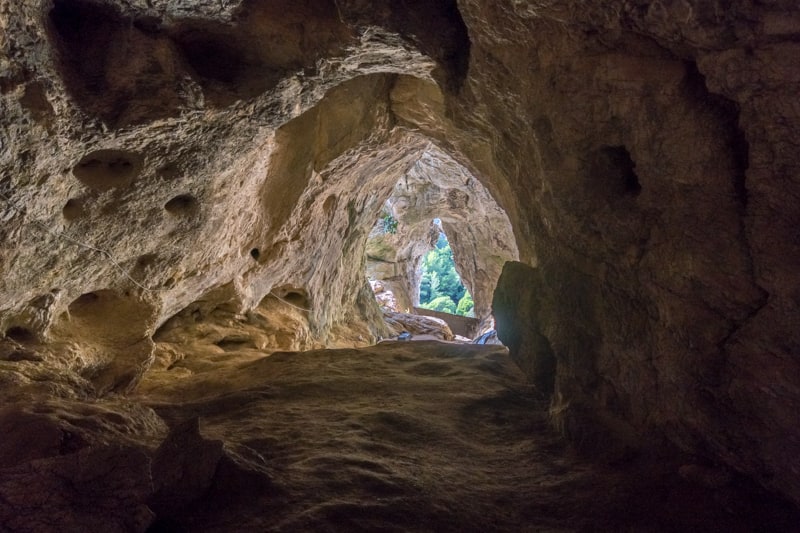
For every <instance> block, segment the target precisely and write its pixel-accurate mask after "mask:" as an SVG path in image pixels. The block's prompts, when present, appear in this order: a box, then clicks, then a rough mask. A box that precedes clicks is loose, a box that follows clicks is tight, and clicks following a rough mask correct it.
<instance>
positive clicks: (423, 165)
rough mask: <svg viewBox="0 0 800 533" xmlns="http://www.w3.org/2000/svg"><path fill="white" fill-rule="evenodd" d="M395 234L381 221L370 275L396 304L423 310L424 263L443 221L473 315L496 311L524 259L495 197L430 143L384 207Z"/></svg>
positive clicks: (370, 246)
mask: <svg viewBox="0 0 800 533" xmlns="http://www.w3.org/2000/svg"><path fill="white" fill-rule="evenodd" d="M386 210H387V213H388V214H390V215H391V216H392V217H393V218H394V219H395V220H396V221H397V227H396V229H395V231H394V232H387V231H381V229H382V228H381V221H380V220H379V222H378V224H376V226H375V227H374V228H373V231H372V233H371V235H370V239H369V240H368V241H367V252H366V254H367V276H368V277H369V278H370V279H375V280H380V281H382V282H383V284H384V285H385V286H387V287H388V288H389V290H391V291H392V292H393V293H394V294H395V298H396V299H397V305H398V307H399V308H400V309H401V310H403V309H410V308H412V307H415V306H418V305H419V284H420V274H421V270H420V263H421V261H422V259H423V257H424V256H425V254H426V253H427V252H428V251H430V250H431V249H432V248H433V246H434V245H435V243H436V240H437V238H438V236H439V229H438V228H435V227H434V225H433V219H434V218H438V219H439V220H440V224H441V227H442V229H443V230H444V232H445V234H446V235H447V237H448V240H449V241H450V246H451V248H452V250H453V255H454V259H455V263H456V270H457V272H458V274H459V276H460V277H461V280H462V282H463V284H464V286H465V287H466V288H467V290H469V292H470V294H471V295H472V298H473V300H474V302H475V316H476V317H477V318H479V319H481V320H482V319H486V318H488V317H489V315H490V314H491V299H492V293H493V292H494V288H495V286H496V284H497V279H498V278H499V276H500V272H501V270H502V268H503V264H504V263H505V262H506V261H513V260H517V259H518V258H519V256H518V252H517V246H516V242H515V240H514V235H513V232H512V229H511V224H510V222H509V220H508V217H507V215H506V213H505V212H504V211H503V209H502V208H501V207H500V206H499V205H498V204H497V202H495V200H494V199H493V198H492V195H491V194H490V193H489V192H488V191H487V190H486V188H485V187H484V186H483V185H482V184H481V183H480V181H479V180H478V179H477V178H475V177H474V176H473V175H472V174H471V173H470V172H469V170H467V169H466V168H465V167H464V166H462V165H460V164H459V163H458V162H456V160H455V159H453V158H452V157H450V156H448V155H447V154H446V153H445V152H443V151H442V150H441V149H440V148H438V147H437V146H436V145H434V144H429V145H428V146H427V147H426V148H425V149H424V151H423V152H422V153H421V154H420V156H419V158H418V159H417V160H416V161H415V162H414V164H413V165H412V166H411V167H410V168H409V170H408V171H407V172H405V173H404V174H403V176H402V177H401V178H400V179H399V180H398V181H397V183H396V184H395V186H394V188H393V189H392V192H391V196H390V197H389V198H388V200H387V203H386Z"/></svg>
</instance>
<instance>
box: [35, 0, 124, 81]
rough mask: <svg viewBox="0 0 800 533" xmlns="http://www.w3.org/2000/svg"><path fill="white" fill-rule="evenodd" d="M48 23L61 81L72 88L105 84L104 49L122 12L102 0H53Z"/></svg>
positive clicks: (114, 30)
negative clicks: (58, 61) (97, 2)
mask: <svg viewBox="0 0 800 533" xmlns="http://www.w3.org/2000/svg"><path fill="white" fill-rule="evenodd" d="M50 23H51V28H52V30H53V33H54V37H55V39H54V41H55V44H56V46H57V48H58V49H59V52H60V56H61V63H62V67H63V70H64V73H65V76H64V77H65V81H66V82H67V85H68V86H69V87H70V88H71V89H72V92H74V93H78V94H82V93H83V92H85V91H89V92H90V93H93V94H99V93H100V92H102V91H103V90H104V89H105V88H106V77H105V71H106V58H107V57H108V53H107V52H108V50H109V47H110V45H111V43H112V41H113V39H114V36H115V35H117V34H118V33H119V30H120V29H121V28H122V26H123V19H122V16H121V15H120V14H119V13H118V12H117V11H116V10H114V9H112V8H110V7H109V6H106V5H103V4H95V3H92V2H85V1H81V0H55V1H54V2H53V9H51V10H50Z"/></svg>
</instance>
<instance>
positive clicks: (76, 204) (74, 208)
mask: <svg viewBox="0 0 800 533" xmlns="http://www.w3.org/2000/svg"><path fill="white" fill-rule="evenodd" d="M61 214H62V215H63V216H64V220H66V221H68V222H71V221H73V220H77V219H79V218H81V217H82V216H83V215H84V214H85V212H84V210H83V202H81V201H80V200H78V199H75V198H70V199H69V200H67V203H66V204H64V208H63V209H62V210H61Z"/></svg>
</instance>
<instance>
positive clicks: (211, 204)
mask: <svg viewBox="0 0 800 533" xmlns="http://www.w3.org/2000/svg"><path fill="white" fill-rule="evenodd" d="M798 36H800V12H799V10H798V7H797V3H796V1H795V0H770V1H768V2H767V1H755V0H725V1H722V0H711V1H708V0H682V1H657V2H645V1H641V0H602V1H601V0H588V1H587V0H581V1H578V0H564V1H562V2H549V1H531V2H520V1H518V0H496V1H495V0H492V1H489V0H458V1H455V0H441V1H438V2H430V1H426V0H406V1H404V2H395V1H390V0H380V1H366V0H337V1H333V0H303V1H289V0H277V1H274V2H257V1H253V0H231V1H222V2H218V1H211V0H200V1H192V2H188V1H185V0H13V1H12V0H0V117H2V121H1V122H0V221H2V226H1V227H0V237H1V238H2V241H3V246H2V248H0V271H1V272H2V276H1V277H0V295H1V296H2V298H0V329H2V332H3V333H4V334H5V338H4V339H3V340H2V343H0V384H1V385H2V387H0V398H2V399H3V401H4V403H3V406H4V409H7V410H6V411H4V412H3V414H2V420H3V423H8V424H10V426H9V427H13V428H21V429H15V430H14V433H15V436H14V439H15V440H14V442H17V443H19V446H17V445H14V446H11V448H13V450H12V451H8V453H9V455H10V456H14V457H15V458H14V459H13V461H14V462H18V464H16V465H14V466H10V468H18V469H19V472H18V471H16V470H15V471H14V472H15V474H14V475H15V476H16V475H17V473H19V475H20V476H22V477H15V478H14V479H19V480H21V482H20V483H21V484H18V485H17V488H13V489H10V490H19V488H18V487H19V486H25V484H27V483H28V478H26V477H25V475H27V474H25V472H30V471H32V470H31V469H34V470H35V469H36V468H39V466H40V465H45V466H42V468H43V469H44V470H46V471H47V472H53V474H52V475H51V474H43V476H44V477H41V480H40V481H41V483H42V485H41V486H43V487H50V488H52V487H54V486H55V485H53V484H54V483H55V484H57V483H60V480H61V479H62V477H61V476H67V477H70V476H72V477H77V478H80V475H81V472H82V471H81V470H80V468H78V467H77V466H75V465H78V464H83V462H82V458H84V457H88V458H89V459H88V460H89V461H95V462H96V463H97V464H98V465H99V464H100V463H101V462H106V463H108V464H116V461H117V458H119V457H120V454H121V455H123V456H126V457H128V456H130V457H133V458H134V459H132V460H131V461H129V462H128V466H127V467H126V468H130V469H131V473H130V476H124V477H126V479H128V478H129V479H131V480H136V479H144V477H143V476H144V474H145V473H146V472H147V468H146V467H145V464H144V462H143V461H139V458H141V457H144V456H142V455H140V451H141V447H142V446H144V447H147V449H150V448H151V447H152V446H155V444H156V443H157V442H159V441H160V440H163V438H164V434H165V432H166V425H165V424H164V422H163V420H161V418H160V417H159V416H158V415H156V414H155V413H154V412H153V411H152V410H151V409H146V408H144V407H142V406H141V404H140V402H139V401H138V400H137V401H135V402H133V404H128V403H126V401H127V400H125V396H124V395H125V394H128V393H130V392H131V391H134V390H136V387H137V385H138V384H139V383H140V381H141V379H142V377H143V376H144V377H147V376H148V372H150V373H152V374H159V375H160V374H161V373H164V372H168V371H167V370H166V369H167V368H169V366H170V365H171V364H172V362H174V361H176V360H178V359H181V358H182V356H181V355H180V354H178V355H169V353H167V352H168V351H167V350H166V349H167V348H168V346H165V347H159V346H157V345H159V344H168V343H169V340H168V336H169V335H171V334H172V333H174V334H175V335H178V333H180V331H183V333H180V335H181V336H182V337H179V338H183V339H187V340H188V339H194V340H196V341H197V344H202V334H203V332H208V334H209V338H208V341H209V342H207V343H205V344H206V345H207V346H208V347H209V351H205V352H203V351H202V350H199V352H200V354H199V355H198V357H197V359H196V361H197V364H196V367H197V368H195V369H194V370H191V369H188V367H187V369H188V370H189V372H191V373H187V374H186V376H187V379H188V378H191V376H193V375H194V373H196V372H197V371H198V369H200V368H199V367H200V366H202V365H200V362H203V361H206V362H208V361H210V362H211V363H213V361H212V360H210V359H209V356H210V355H209V354H213V353H216V354H219V353H220V351H223V352H224V351H225V346H226V345H227V346H228V347H229V349H230V347H231V346H233V345H234V344H236V343H237V342H239V340H240V337H237V335H239V333H236V332H235V331H234V330H238V329H241V331H244V332H245V333H244V334H242V335H245V336H246V337H247V340H246V341H243V344H245V345H246V344H247V343H251V342H252V343H253V345H254V346H260V344H259V343H261V342H262V341H263V342H265V343H267V344H270V343H272V342H273V341H272V340H271V339H272V338H273V337H274V338H275V341H274V344H273V345H272V346H265V350H266V351H270V350H271V349H276V348H280V347H281V346H282V345H284V344H288V345H292V346H295V345H296V347H316V346H343V345H345V344H349V345H351V346H352V345H354V344H368V343H369V342H370V341H372V340H374V339H375V338H377V337H378V336H382V335H386V334H388V332H389V330H388V328H387V326H386V325H385V323H384V321H383V318H382V316H381V313H380V311H379V309H378V307H377V305H376V303H375V301H374V298H373V296H372V291H371V290H370V289H369V286H368V285H367V283H366V280H365V276H364V267H365V261H366V260H365V252H364V250H365V245H366V240H367V237H368V234H369V232H370V230H371V228H372V227H373V225H374V223H375V220H376V219H377V217H378V215H379V213H380V210H381V208H382V206H383V204H384V202H385V200H386V199H388V198H389V197H390V196H391V194H392V190H393V187H395V185H396V184H397V183H398V180H399V179H400V177H401V176H403V175H405V174H406V173H407V172H408V171H409V170H410V169H411V168H412V167H413V165H414V164H415V163H416V162H417V161H419V160H420V157H421V156H422V154H425V153H426V150H428V149H429V148H430V147H431V145H432V144H433V145H435V146H436V149H437V150H439V151H441V153H443V154H446V155H447V157H449V158H452V160H453V161H455V162H457V163H458V164H459V165H461V166H462V167H463V168H464V169H466V171H467V172H469V174H470V175H472V176H473V177H475V178H476V179H477V180H479V181H480V182H481V183H482V184H483V185H484V186H485V187H486V189H487V190H488V191H489V193H490V194H491V195H492V196H493V197H494V199H495V200H496V201H497V204H498V205H499V206H500V207H501V208H502V209H503V210H505V212H506V214H507V216H508V220H509V222H510V224H511V227H512V229H513V234H514V238H515V240H516V246H517V249H518V256H519V261H520V263H522V264H523V265H527V266H525V267H524V268H518V269H514V267H510V268H512V269H514V270H513V272H511V273H509V275H508V276H507V277H505V279H504V278H503V277H501V280H500V286H501V291H500V294H501V295H505V296H502V297H499V298H498V300H497V302H498V308H497V309H495V311H496V312H497V313H498V314H499V315H500V314H502V315H503V316H505V317H506V318H505V319H504V320H505V321H506V324H505V325H501V324H500V323H499V321H498V329H501V330H502V329H503V328H505V330H506V331H510V332H512V335H514V336H515V338H517V339H521V341H520V344H519V349H515V351H514V354H513V355H514V357H515V358H516V359H517V360H518V361H520V364H521V366H522V367H523V368H526V369H528V370H530V371H531V377H533V378H534V380H535V381H538V379H539V370H538V369H539V368H540V365H539V364H538V359H536V358H538V355H534V357H535V359H534V360H533V361H527V359H526V358H527V357H528V356H526V355H524V354H526V353H527V354H537V353H540V350H539V347H541V346H546V347H548V350H550V351H552V356H553V358H554V359H555V361H556V364H555V375H554V379H553V383H552V388H553V391H554V393H553V396H552V405H551V411H552V413H553V414H554V418H555V421H556V422H557V425H558V426H559V427H561V428H562V429H564V432H565V433H566V434H568V435H570V436H571V437H572V438H573V439H575V440H576V441H577V442H589V441H591V440H592V439H595V438H605V437H607V438H608V439H613V440H615V441H620V442H624V443H626V446H630V447H633V448H636V447H641V446H644V445H645V443H646V442H650V441H661V440H662V439H666V440H667V441H668V442H669V443H671V445H676V446H678V447H679V448H680V449H682V450H683V451H685V452H688V453H690V454H694V456H695V457H697V458H698V462H699V463H702V464H704V465H706V466H709V468H711V469H712V471H713V470H714V469H715V468H723V469H730V470H732V471H734V472H737V473H739V474H743V475H745V476H749V477H751V478H752V479H755V480H756V481H757V482H758V483H760V484H761V485H762V486H764V487H766V488H767V489H769V490H771V491H773V492H775V493H777V494H779V495H782V496H784V497H787V498H789V499H790V500H791V501H793V502H794V504H800V467H798V463H797V461H796V457H797V456H798V455H800V426H798V425H797V423H796V422H797V412H798V411H800V359H798V354H800V330H798V328H797V324H798V323H800V276H798V275H797V266H798V265H799V264H800V246H798V245H799V244H800V241H799V240H798V235H799V234H798V231H797V228H798V225H799V224H800V203H799V202H798V201H797V200H798V197H800V183H799V182H798V176H800V155H798V154H800V152H799V151H798V139H800V107H798V104H797V97H796V96H797V94H798V93H800V43H798ZM459 261H462V262H463V261H465V259H463V258H461V259H459ZM464 268H466V267H464ZM467 270H468V269H467ZM476 272H477V270H476ZM510 293H514V294H515V296H514V297H513V298H512V297H509V296H508V295H509V294H510ZM476 302H477V298H476ZM504 302H505V303H504ZM504 305H507V308H503V309H500V307H502V306H504ZM264 307H266V308H267V310H263V308H264ZM204 309H205V310H206V311H203V310H204ZM260 309H261V310H260ZM198 310H199V312H200V316H201V317H209V316H210V318H203V320H202V321H201V323H200V324H199V325H198V324H197V323H192V322H190V319H191V317H192V316H193V313H194V312H195V311H198ZM215 310H217V311H216V313H215ZM290 310H291V311H290ZM204 313H205V314H204ZM248 313H249V314H248ZM289 315H290V316H289ZM278 316H282V317H288V318H286V319H284V318H272V319H270V317H278ZM173 320H174V321H173ZM283 320H288V322H284V321H283ZM165 325H169V326H167V327H166V329H160V328H164V327H165ZM172 325H175V326H176V328H177V329H175V330H171V329H170V327H171V326H172ZM180 328H184V329H183V330H181V329H180ZM195 328H196V329H195ZM264 328H266V330H265V331H267V332H268V333H261V332H260V331H262V330H264ZM256 330H258V331H256ZM157 332H158V333H157ZM514 332H516V333H514ZM160 335H164V337H163V338H164V339H165V340H164V341H159V336H160ZM259 336H261V337H259ZM226 337H228V340H227V341H225V338H226ZM359 337H360V339H359ZM532 338H533V339H536V341H535V342H536V345H535V347H532V346H530V345H528V344H526V343H529V342H530V339H532ZM219 341H222V344H223V346H220V345H217V344H215V343H217V342H219ZM181 342H183V341H181ZM228 342H229V343H231V344H229V345H228V344H226V343H228ZM211 346H215V348H210V347H211ZM214 350H216V352H214ZM257 352H258V350H252V351H250V352H245V353H242V352H239V351H235V355H236V357H233V358H232V361H238V362H242V361H244V360H247V359H255V358H257V357H258V354H257ZM176 353H177V352H176ZM184 355H185V354H184ZM190 355H191V354H190ZM170 358H172V359H171V360H170ZM183 359H187V358H186V357H183ZM188 359H191V358H188ZM154 363H157V364H154ZM186 364H187V365H189V366H191V363H186ZM209 364H210V363H209ZM543 374H544V375H547V374H548V373H547V372H544V373H543ZM145 389H147V388H146V387H145ZM147 390H149V389H147ZM117 395H122V396H117ZM173 401H179V400H177V399H173ZM104 402H112V403H111V404H107V403H104ZM226 407H230V408H233V407H234V406H230V405H228V406H226ZM530 408H531V409H533V407H532V406H530ZM513 412H514V413H515V416H523V415H522V413H520V412H519V411H513ZM229 415H230V413H229V414H228V415H226V416H229ZM70 428H77V429H76V430H75V431H73V429H70ZM136 428H139V429H141V428H145V429H144V430H142V431H139V430H138V429H136ZM28 431H30V432H31V433H30V435H42V436H43V440H41V441H37V440H36V439H34V438H30V439H28V437H27V436H26V435H27V432H28ZM72 435H77V436H78V437H76V438H74V439H73V437H71V436H72ZM139 441H142V442H139ZM144 441H146V442H144ZM26 442H35V445H34V446H30V447H28V446H25V445H24V443H26ZM2 446H5V444H4V445H2ZM120 449H121V450H123V451H122V452H119V450H120ZM4 450H5V448H4ZM127 450H139V451H135V452H134V451H127ZM62 453H63V454H64V455H63V456H61V455H57V454H62ZM142 453H144V452H142ZM79 454H86V455H85V456H84V455H79ZM92 457H94V458H95V459H91V458H92ZM226 457H228V459H224V458H223V459H221V460H220V462H221V464H225V465H228V466H227V467H225V468H220V469H218V471H219V472H222V473H225V472H227V474H225V475H226V476H228V477H230V478H235V479H239V480H240V481H241V480H242V479H249V478H248V476H249V475H250V473H251V472H252V469H247V470H246V472H245V471H242V472H239V471H236V472H238V473H235V472H234V470H235V468H234V466H232V465H241V464H244V463H246V462H247V459H244V458H243V457H244V456H242V455H241V454H239V455H236V454H235V453H233V452H231V454H229V455H226ZM101 458H102V461H101ZM41 461H44V463H42V462H41ZM226 468H227V470H226ZM683 471H684V473H687V472H689V473H691V472H695V470H693V469H684V470H683ZM98 472H102V468H99V467H98ZM116 472H117V471H116V470H112V471H107V474H108V475H107V476H106V477H105V478H104V479H103V482H102V483H101V486H106V487H115V486H116V487H119V488H120V491H119V492H120V493H121V494H131V495H132V496H131V499H132V501H133V500H136V501H140V500H141V499H140V498H139V497H140V496H142V495H143V494H144V493H146V492H147V491H146V490H142V489H141V487H138V486H137V487H128V486H126V485H124V483H123V484H117V483H116V481H115V480H116V477H115V476H116ZM221 475H222V474H221ZM253 475H257V474H253ZM687 475H689V474H687ZM47 476H50V477H47ZM237 476H238V477H237ZM700 477H703V476H700ZM706 477H708V476H706ZM712 477H713V476H712ZM2 479H11V478H7V477H5V476H3V477H2ZM226 479H227V478H226ZM103 484H105V485H103ZM71 486H72V487H82V486H83V487H86V485H81V484H73V485H71ZM213 486H214V485H213V483H212V489H210V490H213ZM129 488H130V491H128V489H129ZM48 490H50V489H48ZM265 490H267V489H265ZM48 493H50V492H48ZM17 494H19V493H17ZM134 496H135V497H134ZM81 497H82V496H80V495H79V494H77V493H68V492H67V493H63V492H62V493H60V496H59V498H60V499H51V500H49V502H50V503H48V505H53V506H58V505H61V506H62V507H63V508H70V507H73V506H75V505H78V503H76V502H79V500H80V498H81ZM15 498H16V496H15ZM137 498H139V499H138V500H137ZM6 499H7V498H6ZM141 501H144V500H141ZM58 502H61V503H58ZM29 503H31V505H32V506H33V507H35V506H37V505H44V503H46V502H43V501H41V500H40V501H38V502H37V501H31V502H29ZM116 504H119V502H116ZM116 504H115V503H114V502H109V505H112V506H113V505H116ZM81 505H82V504H81ZM81 505H78V507H80V508H81V509H88V508H87V507H85V506H83V507H81ZM33 507H31V508H33ZM101 508H105V507H102V506H101ZM47 509H48V510H49V511H52V513H51V514H52V515H53V516H56V515H57V514H56V510H55V509H54V508H52V507H48V508H47ZM143 511H145V510H143ZM87 513H88V514H87V515H86V516H87V519H86V520H87V521H86V522H85V523H84V524H82V525H83V526H86V527H89V528H93V527H94V525H95V524H96V522H92V520H94V518H91V516H94V515H92V513H93V511H92V510H91V509H88V510H87ZM126 513H129V514H127V515H126V516H125V517H124V518H121V520H122V522H120V523H119V527H120V528H124V527H131V528H134V529H135V527H138V526H137V525H141V524H142V523H144V522H146V520H144V519H143V518H142V516H144V515H140V514H138V511H137V510H136V508H134V507H133V506H129V507H126ZM26 516H28V515H26ZM98 516H99V515H98ZM145 518H146V517H145ZM34 525H35V524H34ZM78 526H81V524H77V523H76V527H78ZM31 527H33V526H31Z"/></svg>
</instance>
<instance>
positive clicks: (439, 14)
mask: <svg viewBox="0 0 800 533" xmlns="http://www.w3.org/2000/svg"><path fill="white" fill-rule="evenodd" d="M392 15H393V19H394V20H393V22H394V24H395V25H396V27H397V28H398V29H399V30H400V32H401V33H403V34H406V35H408V36H409V37H410V38H411V39H413V40H415V41H417V43H418V45H419V47H420V48H421V49H422V51H423V52H425V53H426V54H428V55H429V56H430V57H432V58H434V59H436V60H437V62H438V63H439V65H440V68H439V69H436V71H434V73H433V75H434V77H435V78H437V82H439V83H440V85H441V86H443V87H445V88H446V89H447V90H449V91H451V92H458V91H459V90H460V89H461V87H462V86H463V85H464V81H465V80H466V78H467V73H468V70H469V60H470V49H471V44H472V43H471V42H470V39H469V32H468V31H467V25H466V24H465V23H464V19H463V17H462V16H461V12H460V11H459V9H458V2H457V1H456V0H445V1H443V2H434V3H432V2H429V1H428V0H405V1H404V2H398V3H397V7H396V8H394V9H393V13H392Z"/></svg>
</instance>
